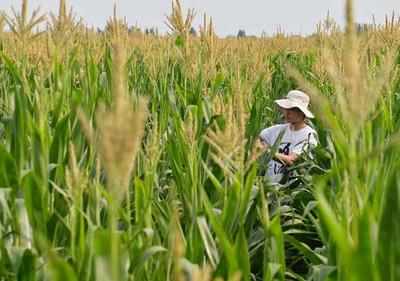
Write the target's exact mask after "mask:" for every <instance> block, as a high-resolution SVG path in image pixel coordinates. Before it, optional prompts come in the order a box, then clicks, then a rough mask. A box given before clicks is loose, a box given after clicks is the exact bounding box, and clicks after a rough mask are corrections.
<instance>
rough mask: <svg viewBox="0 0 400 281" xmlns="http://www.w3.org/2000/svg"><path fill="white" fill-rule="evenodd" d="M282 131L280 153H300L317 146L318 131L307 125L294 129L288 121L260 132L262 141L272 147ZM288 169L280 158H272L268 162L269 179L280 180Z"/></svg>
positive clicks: (278, 149)
mask: <svg viewBox="0 0 400 281" xmlns="http://www.w3.org/2000/svg"><path fill="white" fill-rule="evenodd" d="M281 132H283V136H282V139H281V141H280V142H279V146H278V148H277V152H278V153H282V154H285V155H289V154H291V153H296V154H297V155H300V154H301V153H302V152H304V151H310V150H311V149H312V148H313V147H315V146H317V133H316V131H315V130H314V129H313V128H311V127H310V126H308V125H306V126H305V127H304V128H302V129H300V130H298V131H292V130H291V129H290V124H288V123H286V124H279V125H274V126H271V127H268V128H266V129H264V130H262V131H261V133H260V138H261V141H263V142H265V143H266V145H268V146H269V147H272V146H273V145H274V144H275V142H276V141H277V139H278V137H279V135H280V133H281ZM286 169H287V166H286V165H285V164H283V163H282V162H280V161H279V160H278V161H276V160H274V159H272V160H271V161H270V162H269V164H268V170H267V173H268V178H269V180H270V181H271V182H279V181H280V180H281V179H282V176H283V173H284V172H285V171H286Z"/></svg>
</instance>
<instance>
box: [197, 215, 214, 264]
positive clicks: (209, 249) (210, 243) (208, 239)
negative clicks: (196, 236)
mask: <svg viewBox="0 0 400 281" xmlns="http://www.w3.org/2000/svg"><path fill="white" fill-rule="evenodd" d="M197 225H198V227H199V231H200V235H201V239H202V240H203V244H204V247H205V249H206V253H207V256H208V258H209V259H210V263H211V265H212V266H213V268H214V269H215V268H216V267H217V265H218V263H219V254H218V248H217V245H216V244H215V242H214V239H213V237H212V234H211V231H210V229H209V227H208V225H207V221H206V219H205V218H204V217H198V218H197Z"/></svg>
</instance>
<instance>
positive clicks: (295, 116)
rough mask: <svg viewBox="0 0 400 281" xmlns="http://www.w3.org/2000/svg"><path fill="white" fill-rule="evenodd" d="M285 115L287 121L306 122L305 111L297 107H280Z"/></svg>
mask: <svg viewBox="0 0 400 281" xmlns="http://www.w3.org/2000/svg"><path fill="white" fill-rule="evenodd" d="M280 109H281V111H282V113H283V115H284V116H285V120H286V122H287V123H291V124H298V123H301V122H304V119H305V116H304V113H303V112H301V110H300V109H298V108H297V107H293V108H289V109H286V108H282V107H281V108H280Z"/></svg>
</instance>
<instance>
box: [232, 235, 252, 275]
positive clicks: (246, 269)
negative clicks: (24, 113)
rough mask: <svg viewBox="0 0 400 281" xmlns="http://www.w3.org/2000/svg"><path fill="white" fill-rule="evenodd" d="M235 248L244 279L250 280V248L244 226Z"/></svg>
mask: <svg viewBox="0 0 400 281" xmlns="http://www.w3.org/2000/svg"><path fill="white" fill-rule="evenodd" d="M235 248H236V256H237V258H238V264H239V269H240V271H241V272H242V280H250V257H249V249H248V245H247V238H246V234H245V233H244V229H243V227H241V228H240V229H239V233H238V235H237V237H236V243H235Z"/></svg>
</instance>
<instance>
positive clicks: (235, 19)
mask: <svg viewBox="0 0 400 281" xmlns="http://www.w3.org/2000/svg"><path fill="white" fill-rule="evenodd" d="M21 2H22V1H21V0H0V10H4V11H6V13H7V14H9V15H11V6H13V7H14V8H16V9H17V10H18V11H19V10H20V6H21ZM28 2H29V3H28V5H29V10H30V11H32V9H33V8H37V7H38V6H39V5H40V6H41V11H42V12H46V13H49V12H53V13H57V10H58V5H59V1H57V0H29V1H28ZM182 2H183V9H184V12H185V14H186V11H187V9H188V8H194V9H195V11H196V17H195V20H194V22H193V24H192V26H193V27H194V28H195V29H196V30H198V29H199V25H200V24H202V23H203V16H204V13H206V14H207V17H208V18H210V17H211V18H212V20H213V24H214V29H215V32H216V33H217V35H219V36H226V35H236V34H237V33H238V30H239V29H242V30H245V32H246V35H255V36H260V35H261V34H262V32H263V31H265V32H266V33H267V34H269V35H273V34H274V33H275V32H276V31H277V29H278V28H279V27H280V28H282V29H283V30H284V31H285V33H287V34H301V35H308V34H311V33H312V32H313V31H314V30H315V26H316V24H317V23H318V22H319V21H321V20H323V19H325V18H326V15H327V12H328V11H329V14H330V16H331V17H332V18H333V19H334V20H335V22H336V23H338V24H339V25H341V26H343V25H344V5H345V0H246V1H245V0H197V1H195V0H183V1H182ZM114 3H115V4H116V5H117V14H118V16H120V17H122V18H123V17H125V18H126V20H127V22H128V24H129V25H137V26H138V27H140V28H151V27H158V29H159V31H160V32H161V33H165V32H168V31H169V29H168V27H167V25H166V24H165V23H164V21H165V20H166V15H168V14H170V12H171V1H170V0H140V1H138V0H80V1H79V0H67V7H68V9H69V7H70V6H72V7H73V11H74V12H75V14H76V17H77V18H82V19H83V21H84V22H85V23H86V24H87V25H88V26H94V27H99V28H104V26H105V24H106V22H107V19H108V18H109V17H110V16H112V13H113V6H114ZM354 6H355V19H356V22H358V23H372V21H373V17H372V15H374V17H375V20H376V22H377V23H383V22H384V19H385V15H391V14H392V12H394V13H395V16H396V17H399V16H400V0H355V1H354Z"/></svg>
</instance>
